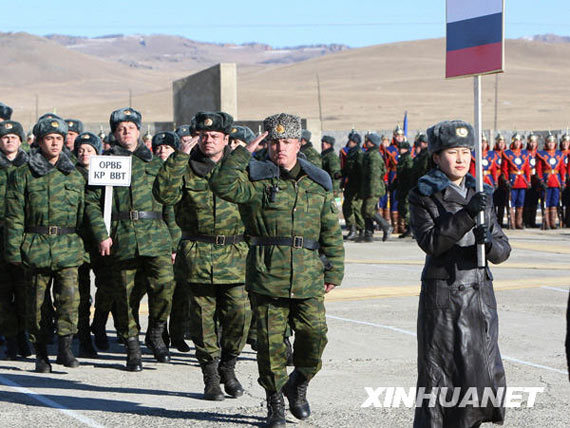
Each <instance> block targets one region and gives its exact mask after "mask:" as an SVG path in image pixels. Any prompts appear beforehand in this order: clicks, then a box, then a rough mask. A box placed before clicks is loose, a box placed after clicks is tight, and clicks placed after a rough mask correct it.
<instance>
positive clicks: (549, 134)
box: [544, 131, 556, 142]
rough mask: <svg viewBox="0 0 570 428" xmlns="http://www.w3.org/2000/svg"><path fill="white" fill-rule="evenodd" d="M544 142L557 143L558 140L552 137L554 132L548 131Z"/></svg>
mask: <svg viewBox="0 0 570 428" xmlns="http://www.w3.org/2000/svg"><path fill="white" fill-rule="evenodd" d="M544 141H546V142H550V141H556V138H554V135H552V132H550V131H548V134H546V137H545V138H544Z"/></svg>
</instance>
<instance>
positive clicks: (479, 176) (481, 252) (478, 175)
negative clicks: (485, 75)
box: [473, 75, 485, 268]
mask: <svg viewBox="0 0 570 428" xmlns="http://www.w3.org/2000/svg"><path fill="white" fill-rule="evenodd" d="M473 79H474V80H473V83H474V95H475V179H476V184H475V187H476V190H477V192H482V191H483V166H482V161H481V158H482V154H481V151H482V148H481V76H480V75H477V76H475V77H474V78H473ZM483 223H485V212H484V211H481V212H479V213H478V214H477V225H478V226H479V225H481V224H483ZM477 266H478V267H481V268H482V267H485V244H479V245H477Z"/></svg>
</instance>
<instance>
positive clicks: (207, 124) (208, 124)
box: [204, 118, 214, 126]
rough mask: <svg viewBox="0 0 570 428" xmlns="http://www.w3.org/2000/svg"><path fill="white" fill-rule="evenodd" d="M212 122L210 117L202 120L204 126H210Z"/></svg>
mask: <svg viewBox="0 0 570 428" xmlns="http://www.w3.org/2000/svg"><path fill="white" fill-rule="evenodd" d="M213 124H214V121H213V120H212V119H210V118H207V119H206V120H205V121H204V125H205V126H212V125H213Z"/></svg>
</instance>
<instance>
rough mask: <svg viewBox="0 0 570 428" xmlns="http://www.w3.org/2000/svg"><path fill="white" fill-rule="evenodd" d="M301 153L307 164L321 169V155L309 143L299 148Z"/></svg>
mask: <svg viewBox="0 0 570 428" xmlns="http://www.w3.org/2000/svg"><path fill="white" fill-rule="evenodd" d="M301 153H303V154H304V155H305V157H306V158H307V160H308V161H309V162H311V163H312V164H313V165H316V166H318V167H319V168H321V166H322V162H321V154H320V153H319V152H317V150H316V149H315V148H314V147H313V143H311V142H309V143H306V144H305V145H304V146H301Z"/></svg>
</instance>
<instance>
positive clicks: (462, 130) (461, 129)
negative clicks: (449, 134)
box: [455, 126, 469, 138]
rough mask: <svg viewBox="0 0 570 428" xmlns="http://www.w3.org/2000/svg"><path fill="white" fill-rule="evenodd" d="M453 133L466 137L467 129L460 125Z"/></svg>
mask: <svg viewBox="0 0 570 428" xmlns="http://www.w3.org/2000/svg"><path fill="white" fill-rule="evenodd" d="M455 134H456V135H457V136H458V137H461V138H465V137H467V135H469V130H468V129H467V128H466V127H464V126H460V127H459V128H457V129H456V130H455Z"/></svg>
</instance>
